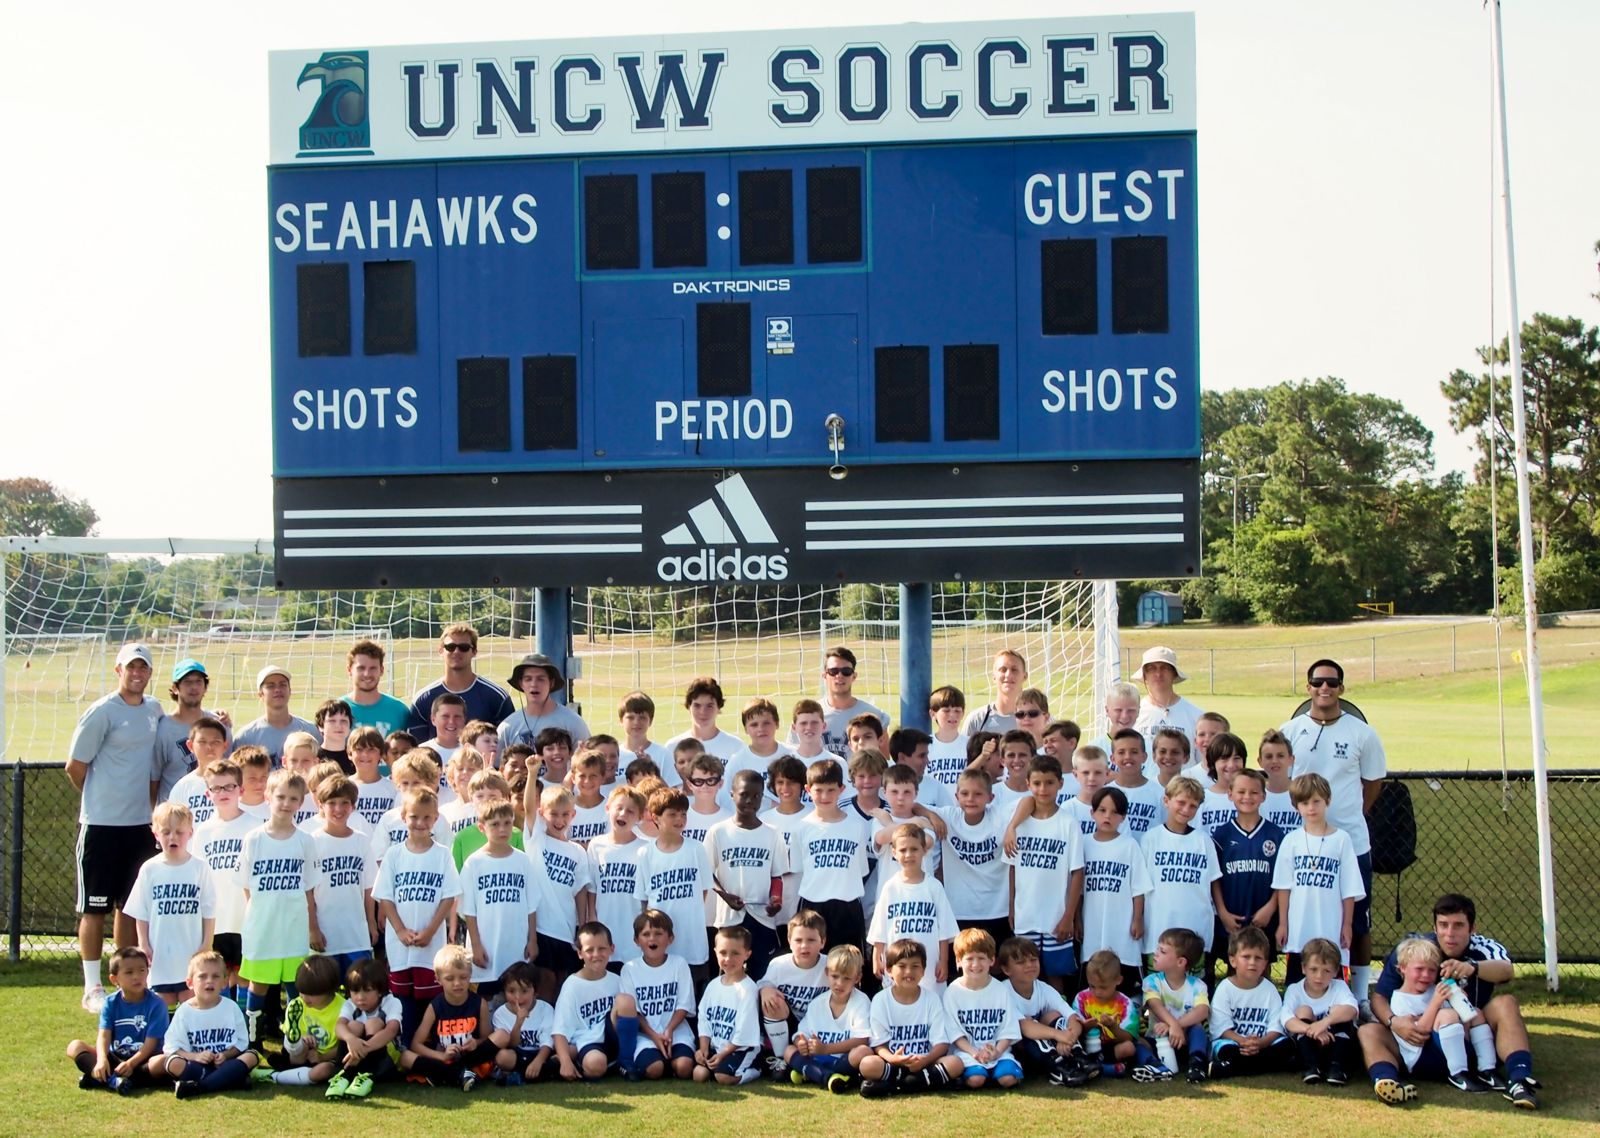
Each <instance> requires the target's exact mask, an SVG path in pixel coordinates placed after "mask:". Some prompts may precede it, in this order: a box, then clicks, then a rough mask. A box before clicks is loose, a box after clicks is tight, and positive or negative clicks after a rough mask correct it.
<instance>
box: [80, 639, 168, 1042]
mask: <svg viewBox="0 0 1600 1138" xmlns="http://www.w3.org/2000/svg"><path fill="white" fill-rule="evenodd" d="M151 667H152V665H151V659H150V649H148V648H146V647H145V646H144V645H143V644H124V645H123V646H122V650H121V651H120V652H118V653H117V690H116V691H114V692H111V693H110V694H109V695H105V696H102V697H101V698H100V699H97V700H95V702H94V703H93V704H91V705H90V707H89V710H87V711H85V712H84V713H83V716H82V717H81V718H80V719H79V720H78V726H77V728H76V729H75V730H74V731H73V733H72V742H71V744H70V745H69V746H68V748H67V778H69V779H71V780H72V785H73V786H74V787H76V788H77V790H78V793H79V794H80V795H81V796H82V797H81V802H80V804H79V807H78V913H79V918H78V953H79V956H80V957H81V958H82V960H83V1009H84V1011H87V1012H90V1013H92V1014H94V1015H99V1014H100V1009H101V1008H102V1007H104V1006H105V1002H106V991H105V988H104V987H103V986H102V984H101V982H100V955H101V953H102V952H103V951H104V949H105V928H106V914H107V913H109V912H112V911H113V910H115V911H116V919H115V923H114V926H113V928H114V931H115V936H116V941H117V947H118V948H124V947H127V946H128V945H131V944H133V943H134V942H135V940H136V939H137V935H136V930H135V927H134V923H133V920H132V919H131V918H130V917H129V916H128V915H127V914H126V913H124V912H123V911H122V906H123V903H124V902H126V901H127V899H128V894H129V892H131V891H132V889H133V882H134V879H135V878H136V877H138V875H139V867H140V866H142V865H143V864H144V863H145V862H146V861H148V860H149V859H150V858H151V857H152V856H153V855H154V854H155V848H156V845H155V838H154V837H153V836H152V835H151V833H150V808H151V807H152V806H153V805H154V803H155V797H156V791H157V790H158V789H159V788H160V785H161V756H160V753H159V748H158V741H157V740H158V736H157V731H158V728H159V726H160V723H161V718H162V713H161V703H160V701H159V700H156V699H154V698H153V697H151V696H148V695H145V693H144V689H145V688H146V687H147V686H148V685H149V683H150V670H151Z"/></svg>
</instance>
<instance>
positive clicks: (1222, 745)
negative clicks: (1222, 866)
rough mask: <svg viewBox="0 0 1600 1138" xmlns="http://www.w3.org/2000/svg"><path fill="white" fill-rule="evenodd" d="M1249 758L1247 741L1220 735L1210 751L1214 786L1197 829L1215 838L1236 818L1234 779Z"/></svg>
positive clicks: (1208, 767) (1209, 769)
mask: <svg viewBox="0 0 1600 1138" xmlns="http://www.w3.org/2000/svg"><path fill="white" fill-rule="evenodd" d="M1248 757H1249V750H1248V749H1247V748H1246V747H1245V745H1244V740H1243V739H1241V738H1239V736H1237V735H1234V734H1232V733H1230V732H1227V731H1222V732H1219V733H1218V734H1217V735H1216V736H1215V737H1214V738H1212V740H1211V745H1210V746H1209V747H1207V748H1206V773H1207V774H1209V775H1210V776H1211V785H1210V786H1209V787H1208V788H1207V789H1206V797H1205V801H1204V802H1202V803H1201V804H1200V813H1199V815H1198V816H1197V817H1196V820H1195V825H1196V826H1198V827H1199V828H1200V829H1202V830H1204V831H1205V832H1206V833H1208V834H1210V835H1211V836H1212V837H1213V838H1215V837H1216V835H1217V831H1218V830H1220V829H1222V827H1223V825H1224V824H1226V823H1227V821H1228V819H1230V818H1232V817H1233V814H1234V805H1233V799H1232V797H1231V794H1232V791H1233V776H1234V775H1236V774H1238V773H1239V772H1240V771H1242V770H1244V767H1245V760H1246V759H1247V758H1248Z"/></svg>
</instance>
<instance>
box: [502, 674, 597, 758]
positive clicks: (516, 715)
mask: <svg viewBox="0 0 1600 1138" xmlns="http://www.w3.org/2000/svg"><path fill="white" fill-rule="evenodd" d="M506 682H507V683H508V684H510V685H511V690H512V691H514V692H520V693H521V694H522V707H521V708H519V709H518V710H516V711H514V712H512V713H511V714H510V715H509V716H507V717H506V718H505V719H503V720H501V721H500V746H501V749H502V750H503V749H504V748H506V747H509V746H511V744H513V743H526V744H527V745H528V746H530V747H531V746H533V745H534V743H533V741H534V740H535V739H537V738H538V737H539V732H541V731H543V730H544V729H545V728H546V727H559V728H561V730H563V731H565V732H566V733H567V734H569V735H571V736H572V745H573V747H574V748H576V747H577V746H578V744H580V743H582V742H583V741H584V740H585V739H587V738H588V737H589V725H588V724H587V723H585V722H584V721H583V717H582V716H580V715H579V714H578V713H577V712H576V711H573V710H572V708H570V707H568V706H567V705H566V704H564V703H560V702H558V701H557V700H556V692H558V691H560V690H561V689H562V688H564V687H566V686H567V681H566V679H565V678H564V677H563V676H562V675H561V669H560V668H558V667H556V666H555V663H554V662H553V661H552V660H551V659H550V657H548V656H546V655H544V654H543V653H540V652H534V653H532V654H530V655H527V656H524V657H523V658H522V660H521V662H519V663H518V664H517V666H516V667H515V668H512V669H511V678H510V679H509V680H507V681H506Z"/></svg>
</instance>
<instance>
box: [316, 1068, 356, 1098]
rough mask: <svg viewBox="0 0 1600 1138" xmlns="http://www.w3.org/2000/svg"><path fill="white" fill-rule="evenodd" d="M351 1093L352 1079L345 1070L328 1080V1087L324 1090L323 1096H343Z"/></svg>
mask: <svg viewBox="0 0 1600 1138" xmlns="http://www.w3.org/2000/svg"><path fill="white" fill-rule="evenodd" d="M349 1093H350V1080H349V1078H347V1077H346V1076H345V1073H344V1072H343V1071H340V1072H339V1073H338V1074H336V1075H334V1076H333V1078H331V1079H329V1080H328V1089H327V1090H325V1091H323V1092H322V1097H323V1098H343V1097H344V1096H345V1095H347V1094H349Z"/></svg>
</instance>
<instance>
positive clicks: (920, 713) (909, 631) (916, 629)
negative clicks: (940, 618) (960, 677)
mask: <svg viewBox="0 0 1600 1138" xmlns="http://www.w3.org/2000/svg"><path fill="white" fill-rule="evenodd" d="M932 691H933V586H932V585H930V584H926V583H919V584H914V585H901V586H900V725H901V726H902V727H916V728H919V729H920V730H923V731H926V730H928V726H929V720H928V696H929V694H930V693H931V692H932Z"/></svg>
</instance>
